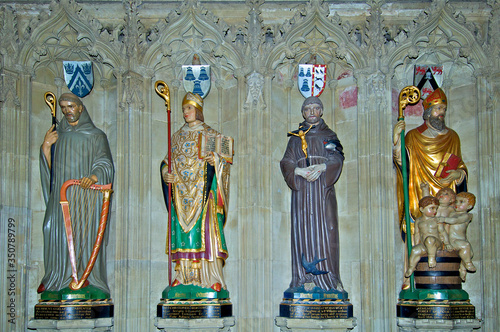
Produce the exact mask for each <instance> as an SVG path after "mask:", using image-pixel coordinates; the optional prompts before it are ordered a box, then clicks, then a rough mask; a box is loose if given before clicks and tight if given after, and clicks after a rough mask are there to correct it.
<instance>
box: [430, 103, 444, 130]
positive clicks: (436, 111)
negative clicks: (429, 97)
mask: <svg viewBox="0 0 500 332" xmlns="http://www.w3.org/2000/svg"><path fill="white" fill-rule="evenodd" d="M445 116H446V105H444V104H437V105H434V106H433V107H432V110H431V112H430V114H429V119H428V120H429V124H430V126H431V127H432V128H434V129H436V130H439V131H441V130H444V129H445V128H446V125H445V123H444V118H445Z"/></svg>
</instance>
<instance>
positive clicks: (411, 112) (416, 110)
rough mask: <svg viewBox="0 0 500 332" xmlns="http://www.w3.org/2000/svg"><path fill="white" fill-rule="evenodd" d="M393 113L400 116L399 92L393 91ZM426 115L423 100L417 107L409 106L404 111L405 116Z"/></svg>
mask: <svg viewBox="0 0 500 332" xmlns="http://www.w3.org/2000/svg"><path fill="white" fill-rule="evenodd" d="M392 113H393V114H395V116H396V117H397V116H399V91H398V90H396V89H392ZM422 114H424V107H423V106H422V100H420V101H419V102H418V103H416V104H415V105H408V106H406V108H405V110H404V114H403V115H404V116H422Z"/></svg>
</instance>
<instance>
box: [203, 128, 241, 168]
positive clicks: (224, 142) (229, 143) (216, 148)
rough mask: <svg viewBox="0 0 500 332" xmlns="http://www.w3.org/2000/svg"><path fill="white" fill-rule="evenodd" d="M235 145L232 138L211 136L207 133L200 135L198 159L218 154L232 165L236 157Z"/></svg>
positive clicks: (219, 135) (218, 135)
mask: <svg viewBox="0 0 500 332" xmlns="http://www.w3.org/2000/svg"><path fill="white" fill-rule="evenodd" d="M233 144H234V140H233V138H232V137H230V136H224V135H222V134H216V135H210V134H207V133H206V132H203V133H200V137H199V139H198V145H199V146H198V157H199V158H200V159H203V158H205V156H207V154H208V153H209V152H217V153H218V154H219V156H221V157H222V158H224V159H225V160H226V161H227V162H229V163H231V164H232V163H233V155H234V150H233Z"/></svg>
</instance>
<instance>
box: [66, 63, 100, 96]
mask: <svg viewBox="0 0 500 332" xmlns="http://www.w3.org/2000/svg"><path fill="white" fill-rule="evenodd" d="M63 68H64V80H65V81H66V85H67V86H68V88H69V90H70V91H71V92H73V93H74V94H75V95H77V96H78V97H80V98H83V97H85V96H86V95H88V94H89V93H90V91H92V87H93V86H94V73H93V71H92V62H91V61H63Z"/></svg>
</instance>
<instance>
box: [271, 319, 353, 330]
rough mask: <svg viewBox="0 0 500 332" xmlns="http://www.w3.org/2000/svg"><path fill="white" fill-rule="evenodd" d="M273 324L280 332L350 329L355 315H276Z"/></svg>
mask: <svg viewBox="0 0 500 332" xmlns="http://www.w3.org/2000/svg"><path fill="white" fill-rule="evenodd" d="M274 321H275V324H276V326H278V327H279V328H280V331H282V332H307V331H334V332H345V331H350V330H352V329H353V328H354V327H355V326H356V317H352V318H348V319H296V318H286V317H276V318H275V320H274Z"/></svg>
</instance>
